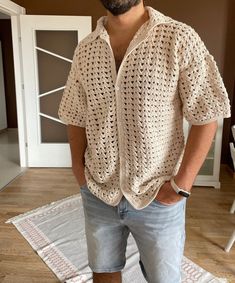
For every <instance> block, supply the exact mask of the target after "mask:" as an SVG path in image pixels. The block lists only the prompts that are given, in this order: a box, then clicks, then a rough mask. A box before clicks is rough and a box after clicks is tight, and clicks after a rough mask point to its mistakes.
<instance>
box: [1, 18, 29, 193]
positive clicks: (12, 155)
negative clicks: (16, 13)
mask: <svg viewBox="0 0 235 283" xmlns="http://www.w3.org/2000/svg"><path fill="white" fill-rule="evenodd" d="M13 62H14V61H13V47H12V31H11V18H10V16H9V15H7V14H4V13H0V190H1V189H3V188H4V187H5V186H6V185H7V184H9V183H10V182H11V181H12V180H13V179H14V178H16V177H17V176H18V175H19V174H21V173H22V172H23V171H24V170H25V168H23V167H21V166H20V155H19V139H18V125H17V107H16V91H15V78H14V63H13Z"/></svg>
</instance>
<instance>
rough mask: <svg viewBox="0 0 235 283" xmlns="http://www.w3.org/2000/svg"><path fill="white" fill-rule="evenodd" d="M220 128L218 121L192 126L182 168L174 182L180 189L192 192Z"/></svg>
mask: <svg viewBox="0 0 235 283" xmlns="http://www.w3.org/2000/svg"><path fill="white" fill-rule="evenodd" d="M217 127H218V123H217V121H214V122H211V123H209V124H205V125H192V126H191V129H190V132H189V135H188V139H187V142H186V146H185V152H184V156H183V159H182V163H181V166H180V168H179V170H178V173H177V175H176V176H175V178H174V180H175V183H176V184H177V185H178V187H181V188H184V189H186V190H190V189H191V187H192V185H193V183H194V180H195V178H196V176H197V174H198V172H199V170H200V168H201V166H202V165H203V162H204V161H205V159H206V156H207V154H208V152H209V150H210V147H211V144H212V141H213V138H214V136H215V133H216V130H217Z"/></svg>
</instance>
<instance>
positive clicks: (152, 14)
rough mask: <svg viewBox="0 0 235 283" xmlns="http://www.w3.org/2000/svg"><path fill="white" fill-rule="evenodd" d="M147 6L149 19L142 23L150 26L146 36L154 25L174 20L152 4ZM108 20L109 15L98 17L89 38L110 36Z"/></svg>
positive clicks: (91, 39) (90, 39)
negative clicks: (107, 27) (107, 28)
mask: <svg viewBox="0 0 235 283" xmlns="http://www.w3.org/2000/svg"><path fill="white" fill-rule="evenodd" d="M145 8H146V9H147V11H148V13H149V20H148V21H147V22H145V23H144V24H143V25H142V28H144V27H145V26H146V25H147V26H148V32H147V33H145V36H147V35H148V33H149V32H150V30H151V29H152V28H153V27H154V26H156V25H159V24H163V23H167V22H170V21H172V18H171V17H168V16H165V15H164V14H162V13H161V12H159V11H157V10H155V9H154V8H152V7H150V6H145ZM106 21H107V16H102V17H101V18H99V19H98V21H97V26H96V29H95V30H94V32H92V33H91V34H90V37H89V39H88V38H87V39H88V41H93V40H95V39H96V38H97V37H101V38H103V39H107V38H108V37H109V35H108V33H107V30H106V28H105V27H104V24H105V22H106ZM142 28H141V29H142Z"/></svg>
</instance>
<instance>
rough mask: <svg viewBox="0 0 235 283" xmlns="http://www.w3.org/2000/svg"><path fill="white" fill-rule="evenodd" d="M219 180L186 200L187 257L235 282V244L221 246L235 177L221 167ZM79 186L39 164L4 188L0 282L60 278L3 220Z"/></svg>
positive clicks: (68, 175) (231, 224) (63, 172)
mask: <svg viewBox="0 0 235 283" xmlns="http://www.w3.org/2000/svg"><path fill="white" fill-rule="evenodd" d="M220 180H221V190H216V189H213V188H203V187H194V188H193V193H192V196H191V198H190V199H189V200H188V202H187V221H186V229H187V239H186V247H185V256H187V257H188V258H190V259H191V260H193V261H194V262H195V263H197V264H199V265H200V266H202V267H203V268H205V269H206V270H208V271H210V272H211V273H213V274H215V275H217V276H220V277H227V278H228V279H229V282H234V283H235V245H234V246H233V247H232V249H231V251H230V252H229V253H225V252H224V250H223V249H224V246H225V245H226V243H227V241H228V239H229V237H230V235H231V233H232V231H233V229H235V215H233V214H230V213H229V210H230V207H231V205H232V202H233V199H235V180H234V179H232V177H231V175H230V174H229V172H228V171H227V169H226V166H222V168H221V178H220ZM78 190H79V189H78V186H77V184H76V181H75V178H74V177H73V175H72V171H71V170H70V169H47V168H46V169H45V168H44V169H43V168H36V169H28V170H27V171H26V172H25V173H24V174H23V175H21V176H20V177H18V178H17V179H15V180H14V181H13V182H12V183H11V184H9V185H8V186H7V187H6V188H5V189H4V190H2V191H1V192H0V282H4V283H31V282H37V283H49V282H50V283H55V282H59V281H58V279H57V278H56V277H55V275H54V274H53V273H52V271H51V270H50V269H49V268H48V267H47V266H46V265H45V264H44V262H43V261H42V260H41V259H40V257H39V256H38V255H37V254H36V253H35V252H34V251H33V250H32V248H31V246H30V245H29V244H28V243H27V241H26V240H25V239H24V238H23V237H22V236H21V235H20V233H19V232H18V231H17V230H16V228H15V227H14V226H13V225H12V224H5V221H6V220H7V219H9V218H11V217H13V216H16V215H18V214H21V213H23V212H26V211H29V210H31V209H33V208H37V207H39V206H42V205H45V204H47V203H50V202H52V201H56V200H59V199H62V198H64V197H67V196H70V195H72V194H76V193H77V192H78ZM136 283H138V282H136Z"/></svg>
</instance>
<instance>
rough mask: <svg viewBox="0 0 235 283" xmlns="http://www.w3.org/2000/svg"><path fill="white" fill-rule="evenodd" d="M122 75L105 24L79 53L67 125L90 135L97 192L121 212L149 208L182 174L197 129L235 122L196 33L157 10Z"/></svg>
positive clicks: (65, 112)
mask: <svg viewBox="0 0 235 283" xmlns="http://www.w3.org/2000/svg"><path fill="white" fill-rule="evenodd" d="M146 9H147V10H148V12H149V17H150V19H149V20H148V21H147V22H145V23H144V24H143V25H142V26H141V27H140V29H139V30H138V31H137V33H136V34H135V36H134V37H133V39H132V41H131V42H130V45H129V47H128V49H127V51H126V54H125V56H124V59H123V61H122V63H121V66H120V68H119V71H118V73H117V72H116V66H115V59H114V55H113V52H112V48H111V45H110V41H109V35H108V33H107V31H106V29H105V27H104V23H105V21H106V20H107V16H103V17H101V18H100V19H99V20H98V22H97V27H96V29H95V30H94V31H93V32H92V33H90V34H89V35H88V36H87V37H86V38H85V39H83V40H81V41H80V42H79V44H78V46H77V48H76V50H75V53H74V58H73V63H72V67H71V71H70V74H69V77H68V81H67V85H66V88H65V91H64V94H63V97H62V100H61V102H60V107H59V112H58V114H59V117H60V119H61V120H62V121H63V122H64V123H65V124H71V125H75V126H79V127H85V128H86V135H87V148H86V151H85V177H86V180H87V186H88V188H89V190H90V191H91V192H92V193H93V194H94V195H95V196H97V197H98V198H100V199H101V200H102V201H104V202H105V203H107V204H109V205H112V206H116V205H117V204H118V203H119V201H120V200H121V198H122V196H123V195H124V196H125V197H126V199H127V200H128V201H129V202H130V203H131V204H132V205H133V206H134V207H135V208H136V209H142V208H144V207H146V206H147V205H148V204H149V203H150V202H152V201H153V199H154V198H155V197H156V195H157V193H158V190H159V189H160V187H161V185H162V184H163V183H164V182H165V181H167V180H170V178H171V177H172V176H173V175H176V174H177V171H178V169H179V166H180V163H181V161H182V157H183V152H184V147H185V140H184V134H183V117H185V119H186V120H187V121H189V122H190V123H191V124H193V125H201V124H206V123H209V122H211V121H214V120H217V119H218V118H219V117H223V118H227V117H230V116H231V113H230V102H229V99H228V94H227V92H226V89H225V87H224V84H223V81H222V78H221V76H220V73H219V71H218V67H217V65H216V62H215V60H214V58H213V56H212V55H211V54H210V53H209V51H208V50H207V48H206V47H205V45H204V43H203V41H202V40H201V38H200V37H199V35H198V34H197V33H196V31H195V30H194V29H193V28H192V27H190V26H189V25H187V24H185V23H182V22H179V21H176V20H174V19H172V18H170V17H168V16H165V15H164V14H162V13H160V12H159V11H156V10H155V9H153V8H151V7H148V6H147V7H146Z"/></svg>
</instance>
